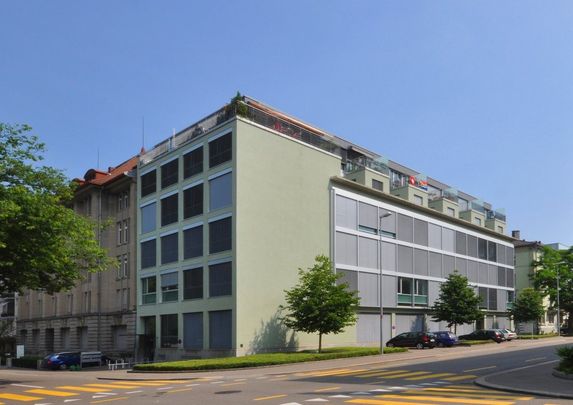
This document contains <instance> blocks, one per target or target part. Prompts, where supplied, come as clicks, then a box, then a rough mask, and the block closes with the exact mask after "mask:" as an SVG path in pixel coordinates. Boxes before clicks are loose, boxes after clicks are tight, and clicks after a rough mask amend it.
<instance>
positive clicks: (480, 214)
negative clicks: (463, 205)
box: [460, 200, 486, 226]
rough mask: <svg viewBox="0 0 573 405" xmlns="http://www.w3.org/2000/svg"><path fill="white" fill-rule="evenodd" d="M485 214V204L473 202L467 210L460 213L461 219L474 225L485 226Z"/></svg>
mask: <svg viewBox="0 0 573 405" xmlns="http://www.w3.org/2000/svg"><path fill="white" fill-rule="evenodd" d="M485 213H486V210H485V208H484V206H483V202H482V201H480V200H473V201H470V202H469V203H468V207H467V209H465V210H463V211H460V219H463V220H464V221H467V222H471V223H472V224H474V225H478V226H485V218H486V217H485Z"/></svg>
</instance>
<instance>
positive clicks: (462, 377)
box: [442, 374, 477, 381]
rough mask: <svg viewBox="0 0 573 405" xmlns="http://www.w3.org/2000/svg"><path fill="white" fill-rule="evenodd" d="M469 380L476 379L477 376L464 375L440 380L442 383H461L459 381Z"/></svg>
mask: <svg viewBox="0 0 573 405" xmlns="http://www.w3.org/2000/svg"><path fill="white" fill-rule="evenodd" d="M470 378H477V375H473V374H465V375H458V376H455V377H447V378H442V380H444V381H461V380H469V379H470Z"/></svg>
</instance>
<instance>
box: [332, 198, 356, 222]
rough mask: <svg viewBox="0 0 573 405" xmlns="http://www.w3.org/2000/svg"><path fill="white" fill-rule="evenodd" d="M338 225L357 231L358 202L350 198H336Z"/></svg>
mask: <svg viewBox="0 0 573 405" xmlns="http://www.w3.org/2000/svg"><path fill="white" fill-rule="evenodd" d="M335 204H336V225H337V226H342V227H345V228H350V229H356V209H357V205H358V204H357V202H356V200H352V199H350V198H346V197H342V196H340V195H337V196H336V203H335Z"/></svg>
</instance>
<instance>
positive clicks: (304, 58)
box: [0, 0, 573, 245]
mask: <svg viewBox="0 0 573 405" xmlns="http://www.w3.org/2000/svg"><path fill="white" fill-rule="evenodd" d="M0 15H1V16H2V24H0V57H1V63H0V95H1V97H0V120H1V121H4V122H10V123H28V124H30V125H32V126H33V127H34V131H35V133H36V134H37V135H38V136H39V137H40V138H41V139H42V140H43V141H44V142H45V143H46V144H47V147H48V152H47V154H46V162H47V164H50V165H52V166H56V167H59V168H61V169H62V170H64V171H65V173H66V174H67V175H68V176H70V177H81V176H83V174H84V173H85V172H86V170H87V169H89V168H92V167H95V166H96V165H97V159H98V152H97V151H98V149H99V161H100V167H102V168H106V167H107V166H112V165H116V164H118V163H120V162H121V161H123V160H125V159H127V158H128V157H130V156H132V155H134V154H136V153H137V152H138V151H139V149H140V147H141V143H142V140H141V132H142V131H141V127H142V117H145V132H146V141H145V146H146V147H148V148H149V147H150V146H152V145H154V144H155V143H157V142H159V141H161V140H163V139H165V138H166V137H168V136H169V135H170V134H171V133H172V131H173V129H176V130H180V129H182V128H184V127H185V126H187V125H189V124H191V123H193V122H194V121H196V120H197V119H199V118H201V117H203V116H205V115H207V114H208V113H210V112H212V111H214V110H215V109H216V108H218V107H220V106H222V105H223V104H224V103H225V102H227V101H228V100H229V99H230V98H231V97H232V96H233V95H234V93H235V92H236V91H237V90H240V91H241V92H242V93H244V94H247V95H250V96H252V97H254V98H256V99H259V100H261V101H263V102H266V103H268V104H270V105H272V106H274V107H277V108H279V109H280V110H282V111H284V112H287V113H290V114H292V115H294V116H297V117H299V118H301V119H303V120H305V121H307V122H309V123H311V124H314V125H317V126H318V127H320V128H323V129H325V130H327V131H329V132H331V133H334V134H336V135H339V136H342V137H344V138H346V139H348V140H351V141H353V142H355V143H357V144H359V145H362V146H364V147H367V148H369V149H371V150H373V151H376V152H378V153H380V154H383V155H384V156H386V157H388V158H390V159H392V160H395V161H398V162H400V163H402V164H405V165H407V166H409V167H411V168H413V169H415V170H418V171H420V172H423V173H425V174H427V175H429V176H431V177H434V178H436V179H439V180H441V181H443V182H445V183H448V184H450V185H452V186H454V187H457V188H459V189H461V190H464V191H466V192H468V193H470V194H472V195H474V196H476V197H478V198H481V199H483V200H486V201H488V202H491V203H492V204H493V205H494V207H496V208H505V209H506V212H507V215H508V223H509V228H510V229H520V230H521V231H522V237H523V238H526V239H528V240H541V241H544V242H554V241H559V242H562V243H565V244H569V245H571V244H573V232H572V230H571V229H572V225H573V220H572V218H573V204H572V201H573V191H572V190H573V188H572V187H571V185H570V179H569V178H568V177H567V176H568V175H569V174H571V173H572V172H573V170H572V169H573V159H572V152H571V151H572V150H573V122H572V121H573V114H572V111H573V81H572V77H573V76H572V72H573V24H571V21H573V3H572V2H570V1H552V2H539V1H535V2H532V1H505V2H499V1H475V2H470V1H466V2H461V1H457V0H456V1H401V0H396V1H382V0H375V1H335V0H324V1H318V0H316V1H309V0H304V1H296V0H289V1H269V0H264V1H263V0H261V1H249V0H244V1H235V0H229V1H221V0H218V1H217V0H216V1H203V2H199V1H128V0H124V1H115V0H110V1H89V2H88V1H8V0H3V1H1V2H0Z"/></svg>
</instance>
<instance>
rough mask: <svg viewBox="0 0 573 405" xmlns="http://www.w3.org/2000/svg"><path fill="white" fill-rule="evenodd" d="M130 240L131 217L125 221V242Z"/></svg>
mask: <svg viewBox="0 0 573 405" xmlns="http://www.w3.org/2000/svg"><path fill="white" fill-rule="evenodd" d="M128 242H129V219H126V220H124V221H123V243H128Z"/></svg>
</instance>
